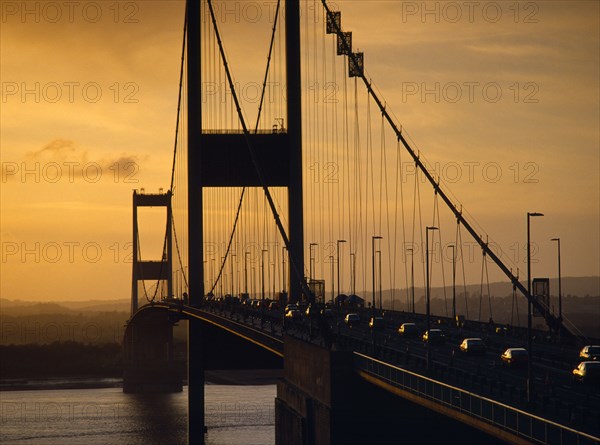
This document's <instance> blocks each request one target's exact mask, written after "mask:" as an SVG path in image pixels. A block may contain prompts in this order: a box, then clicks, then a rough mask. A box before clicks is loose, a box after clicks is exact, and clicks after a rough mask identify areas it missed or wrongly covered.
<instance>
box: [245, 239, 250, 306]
mask: <svg viewBox="0 0 600 445" xmlns="http://www.w3.org/2000/svg"><path fill="white" fill-rule="evenodd" d="M248 255H250V252H249V251H247V250H246V251H245V252H244V288H245V294H246V295H248Z"/></svg>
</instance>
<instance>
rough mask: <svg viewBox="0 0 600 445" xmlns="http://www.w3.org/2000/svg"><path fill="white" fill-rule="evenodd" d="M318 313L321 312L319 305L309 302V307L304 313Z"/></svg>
mask: <svg viewBox="0 0 600 445" xmlns="http://www.w3.org/2000/svg"><path fill="white" fill-rule="evenodd" d="M318 313H319V307H318V306H317V305H316V304H314V303H311V304H309V305H308V307H307V308H306V311H304V315H306V316H307V317H314V316H315V315H317V314H318Z"/></svg>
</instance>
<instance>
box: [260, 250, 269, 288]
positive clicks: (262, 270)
mask: <svg viewBox="0 0 600 445" xmlns="http://www.w3.org/2000/svg"><path fill="white" fill-rule="evenodd" d="M265 252H268V250H266V249H263V250H262V251H261V258H260V260H261V261H260V276H261V278H260V288H261V294H260V299H261V300H264V299H265Z"/></svg>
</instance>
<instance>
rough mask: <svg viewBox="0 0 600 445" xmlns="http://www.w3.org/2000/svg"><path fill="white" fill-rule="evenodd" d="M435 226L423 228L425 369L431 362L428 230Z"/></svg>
mask: <svg viewBox="0 0 600 445" xmlns="http://www.w3.org/2000/svg"><path fill="white" fill-rule="evenodd" d="M437 229H438V228H437V227H433V226H427V227H426V228H425V271H426V277H425V291H426V292H425V297H426V303H427V308H426V312H427V370H429V364H430V362H431V341H430V340H431V339H430V338H429V334H430V333H429V327H430V301H431V298H430V295H429V231H430V230H437Z"/></svg>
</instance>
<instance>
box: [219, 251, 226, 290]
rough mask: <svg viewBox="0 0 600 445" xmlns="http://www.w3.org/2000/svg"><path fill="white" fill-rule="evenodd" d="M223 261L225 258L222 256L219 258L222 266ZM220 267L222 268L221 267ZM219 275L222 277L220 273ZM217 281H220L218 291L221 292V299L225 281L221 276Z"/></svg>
mask: <svg viewBox="0 0 600 445" xmlns="http://www.w3.org/2000/svg"><path fill="white" fill-rule="evenodd" d="M223 261H225V257H224V256H222V257H221V264H223ZM221 267H223V266H221ZM222 270H223V269H221V271H222ZM221 275H222V273H221ZM219 281H220V283H219V289H220V292H221V297H223V296H224V295H223V281H225V280H224V279H223V276H221V279H220V280H219Z"/></svg>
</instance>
